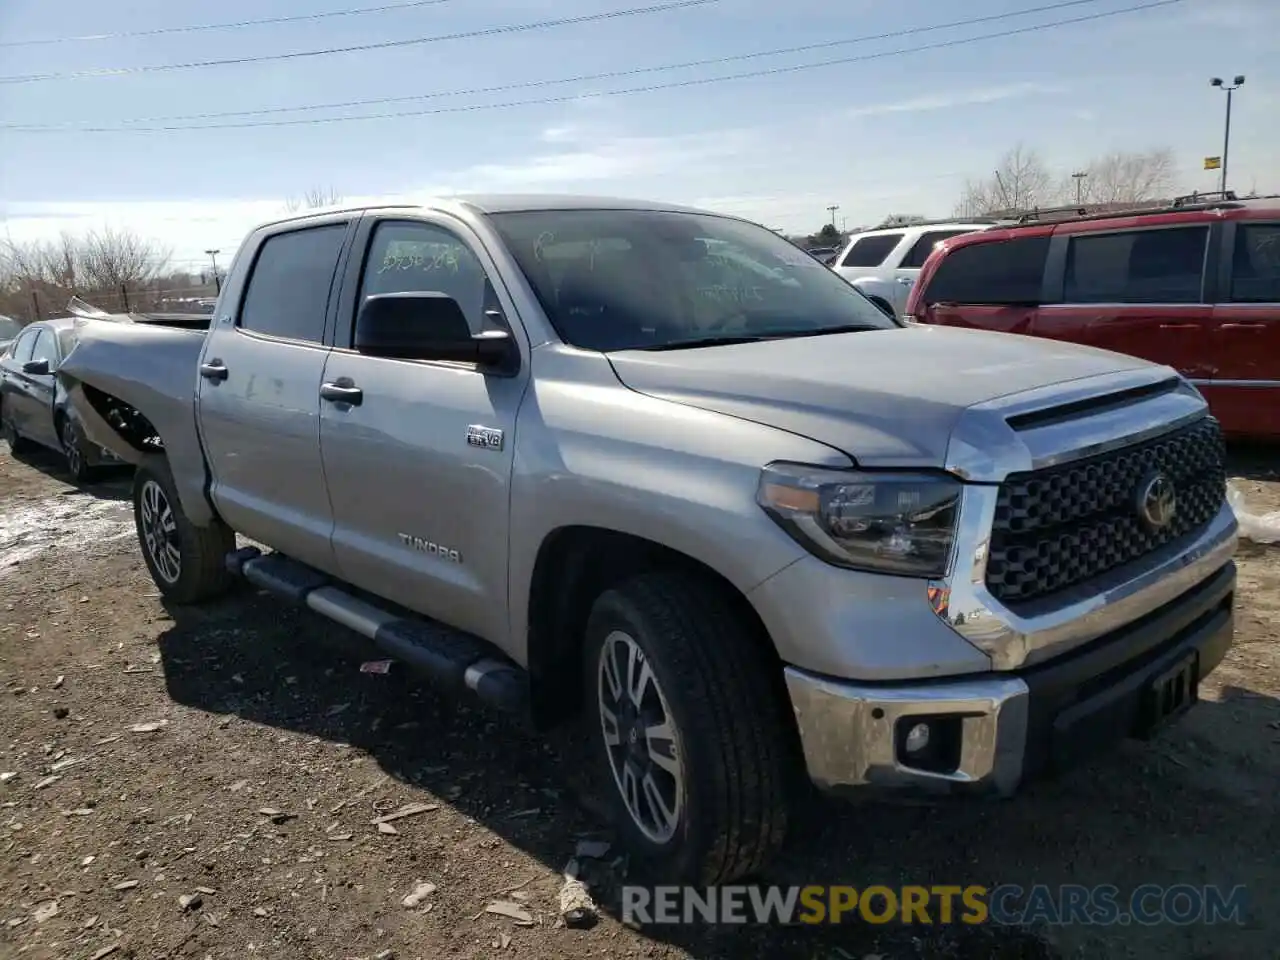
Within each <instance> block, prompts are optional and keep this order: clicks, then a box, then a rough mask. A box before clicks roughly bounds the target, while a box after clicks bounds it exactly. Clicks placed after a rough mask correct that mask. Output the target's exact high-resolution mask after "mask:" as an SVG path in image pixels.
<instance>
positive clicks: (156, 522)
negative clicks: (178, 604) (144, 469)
mask: <svg viewBox="0 0 1280 960" xmlns="http://www.w3.org/2000/svg"><path fill="white" fill-rule="evenodd" d="M139 500H140V506H141V517H142V539H143V543H144V545H145V546H146V548H147V555H148V556H149V557H151V562H152V564H153V565H154V566H155V569H156V573H158V574H159V575H160V577H161V578H162V579H163V580H164V581H165V582H166V583H168V584H175V583H177V582H178V578H179V577H181V576H182V551H181V550H180V549H179V548H178V524H177V520H176V518H175V517H174V515H173V507H172V506H170V504H169V497H168V496H167V495H166V494H165V492H164V488H163V487H162V486H160V484H158V483H156V481H154V480H148V481H147V482H146V483H144V484H143V485H142V491H141V495H140V497H139Z"/></svg>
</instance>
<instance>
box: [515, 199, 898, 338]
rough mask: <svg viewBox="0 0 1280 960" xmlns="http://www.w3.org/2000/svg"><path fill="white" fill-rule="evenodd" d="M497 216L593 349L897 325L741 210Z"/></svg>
mask: <svg viewBox="0 0 1280 960" xmlns="http://www.w3.org/2000/svg"><path fill="white" fill-rule="evenodd" d="M490 219H491V221H492V222H493V224H494V225H495V227H496V228H497V230H498V233H499V234H500V235H501V237H502V239H503V241H504V242H505V244H506V245H507V247H508V248H509V249H510V251H511V253H512V255H513V256H514V257H515V259H516V262H517V263H518V264H519V265H520V269H521V270H522V271H523V272H524V274H525V276H526V278H527V279H528V281H529V284H530V285H531V286H532V287H533V291H534V293H535V294H536V295H537V297H538V300H539V301H540V302H541V304H542V308H543V309H544V310H545V311H546V313H547V316H548V318H549V319H550V320H551V322H552V324H553V325H554V326H555V328H556V330H557V332H558V333H559V334H560V336H561V338H562V339H563V340H564V341H565V342H566V343H570V344H572V345H574V346H576V347H582V348H584V349H587V350H600V351H606V352H607V351H610V350H629V349H672V348H675V347H679V346H681V345H682V344H688V345H690V346H694V345H696V346H714V345H716V344H717V343H720V342H724V343H741V342H742V341H743V340H756V339H771V338H777V337H788V336H817V335H821V334H822V333H824V332H831V333H835V332H844V331H848V330H851V329H853V330H863V329H891V328H893V327H895V326H897V324H896V322H895V321H894V320H893V319H891V318H890V317H887V316H885V314H884V313H882V312H881V311H880V310H879V309H877V308H876V307H875V306H874V305H873V304H872V303H871V302H870V301H869V300H868V299H867V298H866V297H864V296H863V295H862V294H861V293H859V292H858V291H857V290H856V289H855V288H854V287H852V286H851V285H850V284H848V283H846V282H845V281H844V280H843V279H842V278H840V277H839V276H838V275H836V274H835V273H833V272H832V271H831V270H829V269H827V268H826V267H824V266H823V265H822V264H820V263H819V262H818V261H817V260H815V259H814V258H813V257H811V256H810V255H809V254H807V253H806V252H805V251H803V250H801V249H799V248H798V247H796V246H795V245H793V244H791V243H789V242H788V241H787V240H785V239H783V238H782V237H780V236H778V235H777V234H775V233H773V232H772V231H769V230H766V229H765V228H764V227H760V226H756V225H755V224H751V223H745V222H743V221H740V220H732V219H728V218H725V217H717V216H713V215H710V214H695V213H679V212H669V211H657V210H536V211H521V212H518V213H500V214H492V215H491V216H490Z"/></svg>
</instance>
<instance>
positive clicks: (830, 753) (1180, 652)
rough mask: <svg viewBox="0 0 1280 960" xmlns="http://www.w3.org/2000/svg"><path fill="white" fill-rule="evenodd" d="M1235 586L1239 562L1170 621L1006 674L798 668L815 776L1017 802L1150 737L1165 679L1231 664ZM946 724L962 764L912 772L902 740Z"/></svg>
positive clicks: (792, 688)
mask: <svg viewBox="0 0 1280 960" xmlns="http://www.w3.org/2000/svg"><path fill="white" fill-rule="evenodd" d="M1235 580H1236V569H1235V564H1234V562H1231V561H1228V562H1227V563H1225V564H1224V565H1222V566H1221V567H1220V568H1218V570H1217V571H1216V572H1215V573H1213V574H1212V575H1211V576H1209V577H1208V578H1206V579H1204V580H1202V581H1201V582H1200V583H1199V584H1197V585H1196V586H1194V587H1192V588H1191V589H1189V590H1187V591H1186V592H1184V593H1182V594H1181V595H1180V596H1178V597H1176V598H1174V599H1173V600H1172V602H1170V603H1169V604H1168V605H1166V606H1164V607H1162V608H1161V609H1158V610H1155V611H1153V612H1151V613H1149V614H1147V615H1146V616H1145V617H1142V618H1140V619H1138V620H1136V621H1134V622H1132V623H1129V624H1127V625H1126V626H1124V627H1121V628H1120V629H1117V630H1114V631H1112V632H1110V633H1108V634H1106V635H1105V636H1102V637H1099V638H1097V639H1096V640H1094V641H1093V642H1091V643H1089V644H1088V645H1086V646H1083V647H1081V648H1078V649H1076V650H1074V651H1072V652H1071V653H1069V654H1066V655H1063V656H1062V657H1059V658H1057V659H1055V660H1053V661H1052V662H1049V663H1044V664H1041V665H1037V666H1032V667H1029V668H1027V669H1024V670H1020V671H1017V672H1011V673H1007V674H1003V673H1002V674H994V673H987V674H983V675H978V676H972V677H966V678H963V679H957V680H948V681H933V682H922V683H902V684H892V683H854V682H849V681H845V680H834V679H830V678H827V677H823V676H819V675H817V674H813V673H809V672H807V671H804V670H800V669H798V668H795V667H788V668H787V670H786V682H787V688H788V691H789V692H790V696H791V703H792V707H793V709H794V711H795V715H796V720H797V724H798V727H799V731H800V739H801V742H802V744H803V748H804V754H805V761H806V763H807V766H808V769H809V775H810V777H811V778H812V779H813V781H814V782H815V783H816V784H817V785H818V786H819V787H822V788H824V789H828V790H835V791H839V790H842V789H844V788H867V787H872V788H874V787H886V788H895V789H901V788H907V789H913V788H914V789H916V790H920V791H924V792H932V793H938V792H942V793H957V792H969V791H972V792H978V793H998V794H1009V793H1012V792H1013V791H1014V790H1015V789H1016V788H1017V787H1018V786H1019V785H1020V784H1022V783H1023V782H1025V781H1026V780H1028V779H1030V778H1032V777H1035V776H1037V775H1040V774H1045V773H1050V772H1058V771H1060V770H1062V769H1065V768H1067V767H1069V766H1071V765H1073V764H1074V763H1075V762H1076V761H1077V760H1078V759H1080V758H1081V757H1082V756H1083V755H1085V754H1087V753H1089V752H1092V751H1093V750H1094V749H1096V748H1097V747H1100V746H1104V745H1106V744H1108V743H1111V742H1114V741H1118V740H1121V739H1124V738H1126V737H1132V736H1141V735H1144V734H1145V733H1147V732H1148V725H1147V717H1146V716H1145V714H1144V711H1145V710H1146V708H1147V705H1148V700H1149V693H1148V692H1149V690H1150V689H1151V688H1152V686H1153V684H1155V683H1156V682H1157V680H1158V679H1159V678H1160V677H1162V676H1164V675H1166V674H1167V673H1168V672H1169V671H1170V669H1171V668H1173V667H1174V666H1175V665H1178V664H1182V663H1184V662H1186V661H1187V660H1188V658H1192V659H1193V662H1194V667H1193V669H1194V671H1195V673H1194V676H1195V681H1196V682H1197V683H1198V681H1199V680H1201V679H1203V678H1204V677H1205V676H1207V675H1208V674H1209V672H1210V671H1211V670H1213V669H1214V668H1215V667H1216V666H1217V665H1218V664H1219V663H1220V662H1221V661H1222V658H1223V657H1224V656H1225V655H1226V652H1227V650H1228V648H1229V647H1230V646H1231V639H1232V633H1233V614H1232V607H1233V601H1234V597H1235ZM939 717H940V718H945V722H946V723H947V724H949V725H950V726H949V727H948V728H947V729H954V730H956V731H958V734H957V736H955V737H954V741H955V742H954V744H953V750H952V751H951V754H950V756H951V758H952V759H951V760H950V761H947V762H945V764H944V765H943V766H942V767H941V768H936V769H923V768H921V767H919V766H915V765H913V764H912V763H911V762H910V761H909V760H908V759H906V758H907V754H906V752H905V751H904V749H903V730H904V729H905V728H906V727H909V726H912V725H914V724H915V723H917V722H919V719H923V718H939ZM912 718H918V719H912ZM952 761H954V762H952ZM934 766H935V767H936V766H937V765H936V764H935V765H934ZM860 792H861V791H860Z"/></svg>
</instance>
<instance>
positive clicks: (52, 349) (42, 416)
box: [20, 327, 62, 448]
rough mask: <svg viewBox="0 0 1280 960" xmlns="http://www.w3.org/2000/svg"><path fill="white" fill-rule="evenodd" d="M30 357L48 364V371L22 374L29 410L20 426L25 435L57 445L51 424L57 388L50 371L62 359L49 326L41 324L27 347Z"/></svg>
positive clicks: (47, 445)
mask: <svg viewBox="0 0 1280 960" xmlns="http://www.w3.org/2000/svg"><path fill="white" fill-rule="evenodd" d="M31 359H32V360H43V361H45V362H46V363H47V364H48V365H49V372H48V373H41V374H35V373H31V374H24V373H20V376H23V377H25V378H26V380H27V385H28V390H29V391H30V392H29V394H28V396H29V403H30V407H29V412H28V415H27V417H26V420H25V422H24V424H23V427H22V432H23V434H24V435H25V436H28V437H30V438H31V439H32V440H35V441H36V442H37V443H41V444H43V445H44V446H46V447H55V448H56V447H58V446H59V441H58V430H57V428H56V427H55V426H54V425H53V398H54V393H55V391H56V390H57V385H58V382H57V379H56V378H55V377H54V371H55V370H56V369H57V368H58V361H59V360H61V359H62V356H61V353H60V352H59V350H58V336H57V334H56V333H54V332H53V330H51V329H50V328H49V327H41V328H40V332H39V333H38V334H37V335H36V340H35V345H34V346H33V347H32V349H31Z"/></svg>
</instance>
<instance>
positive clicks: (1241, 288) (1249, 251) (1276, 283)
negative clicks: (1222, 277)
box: [1231, 223, 1280, 303]
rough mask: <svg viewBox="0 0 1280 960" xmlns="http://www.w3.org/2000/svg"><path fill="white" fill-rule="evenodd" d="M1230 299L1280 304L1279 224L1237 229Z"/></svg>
mask: <svg viewBox="0 0 1280 960" xmlns="http://www.w3.org/2000/svg"><path fill="white" fill-rule="evenodd" d="M1231 299H1232V300H1235V301H1237V302H1238V303H1280V223H1242V224H1240V226H1239V227H1237V228H1236V249H1235V255H1234V257H1233V258H1232V262H1231Z"/></svg>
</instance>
